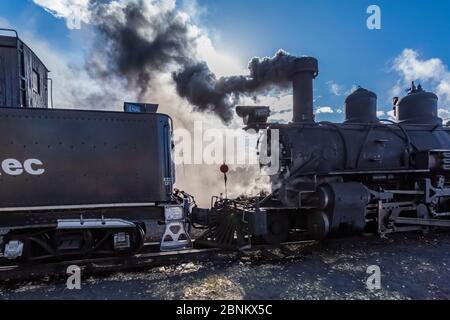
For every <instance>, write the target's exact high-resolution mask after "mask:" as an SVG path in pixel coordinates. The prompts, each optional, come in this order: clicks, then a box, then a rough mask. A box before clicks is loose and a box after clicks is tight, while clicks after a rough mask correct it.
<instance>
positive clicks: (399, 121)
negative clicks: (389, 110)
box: [199, 57, 450, 246]
mask: <svg viewBox="0 0 450 320" xmlns="http://www.w3.org/2000/svg"><path fill="white" fill-rule="evenodd" d="M318 74H319V68H318V61H317V60H316V59H315V58H312V57H303V58H298V59H297V60H296V67H295V68H294V69H293V70H292V83H293V100H294V101H293V120H292V122H291V123H289V124H279V123H269V122H267V120H268V117H269V115H270V109H269V107H243V106H241V107H237V114H238V115H239V116H241V117H242V118H243V119H244V123H245V125H246V127H245V130H249V129H253V130H256V131H260V132H262V134H261V139H260V145H261V146H267V148H266V149H268V150H260V151H259V152H260V154H265V153H266V152H268V153H269V154H271V155H272V157H273V156H275V157H276V158H277V160H278V161H276V163H277V164H279V166H278V168H276V169H277V170H276V172H275V173H274V172H272V174H271V184H272V192H271V193H270V194H269V195H266V196H265V197H256V198H254V199H251V200H248V199H247V201H244V202H242V201H240V200H239V199H238V201H229V202H227V201H225V200H220V201H217V202H216V206H215V208H213V210H212V211H211V212H210V215H212V216H214V219H211V218H210V221H213V222H209V223H210V225H211V227H210V231H209V232H207V233H206V235H205V237H204V239H203V240H205V242H206V243H208V241H209V242H211V241H212V243H214V242H215V243H216V244H217V243H219V244H222V245H224V246H230V245H232V244H236V240H237V239H238V240H240V244H241V245H245V244H248V241H246V240H245V239H248V238H253V239H261V240H262V241H264V242H266V243H272V244H278V243H281V242H284V241H287V240H288V239H292V238H293V237H294V236H295V235H296V236H299V235H300V236H301V237H302V238H308V239H323V238H325V237H330V236H340V235H348V234H357V233H363V232H371V233H378V234H380V235H381V236H385V235H386V234H388V233H392V232H399V231H411V230H421V231H428V230H430V229H433V228H436V227H444V228H445V227H450V220H449V217H450V128H449V127H447V126H446V125H443V123H442V119H440V118H439V117H438V115H437V111H438V97H437V96H436V95H435V94H434V93H431V92H426V91H425V90H424V89H423V88H422V87H421V86H420V85H419V86H417V87H416V86H415V85H414V83H413V85H412V87H411V89H410V90H409V92H408V94H407V95H406V96H405V97H403V98H401V99H399V98H394V111H395V117H396V120H395V121H392V120H383V119H379V118H378V117H377V96H376V94H375V93H373V92H371V91H369V90H366V89H363V88H358V89H357V90H356V91H354V92H353V93H352V94H350V95H349V96H348V97H347V99H346V100H345V122H344V123H331V122H316V121H315V117H314V112H313V81H314V79H315V78H316V77H317V76H318ZM275 132H276V134H277V136H279V146H278V147H277V149H276V150H273V147H271V143H270V137H271V136H273V135H274V134H275ZM266 139H267V141H266ZM271 165H273V163H269V164H265V165H262V166H271ZM272 169H273V168H272ZM272 171H273V170H272ZM199 216H201V214H200V213H199ZM203 220H205V219H203ZM227 230H228V231H227ZM232 234H233V235H234V236H230V235H232ZM236 235H238V236H236ZM253 241H255V240H253Z"/></svg>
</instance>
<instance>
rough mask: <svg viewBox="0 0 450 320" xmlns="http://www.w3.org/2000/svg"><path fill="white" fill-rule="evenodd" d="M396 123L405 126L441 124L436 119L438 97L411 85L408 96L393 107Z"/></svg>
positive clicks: (440, 120)
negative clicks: (404, 124)
mask: <svg viewBox="0 0 450 320" xmlns="http://www.w3.org/2000/svg"><path fill="white" fill-rule="evenodd" d="M395 111H396V112H395V114H396V117H397V121H398V122H400V123H406V124H432V125H440V124H442V119H441V118H439V117H438V97H437V95H435V94H434V93H432V92H427V91H425V90H423V89H422V86H421V85H419V86H417V87H416V86H415V85H414V82H413V83H412V87H411V89H410V90H409V91H408V95H406V96H405V97H403V98H402V99H400V101H398V102H397V104H396V106H395Z"/></svg>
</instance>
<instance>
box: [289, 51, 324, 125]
mask: <svg viewBox="0 0 450 320" xmlns="http://www.w3.org/2000/svg"><path fill="white" fill-rule="evenodd" d="M318 74H319V62H318V61H317V59H315V58H312V57H302V58H298V59H297V60H296V61H295V68H294V72H293V75H292V88H293V96H294V103H293V114H294V117H293V120H292V121H293V122H294V123H299V122H314V112H313V102H314V96H313V89H314V88H313V80H314V79H315V78H316V77H317V76H318Z"/></svg>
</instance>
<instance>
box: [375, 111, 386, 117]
mask: <svg viewBox="0 0 450 320" xmlns="http://www.w3.org/2000/svg"><path fill="white" fill-rule="evenodd" d="M385 114H386V113H385V112H384V111H382V110H378V111H377V117H382V116H384V115H385Z"/></svg>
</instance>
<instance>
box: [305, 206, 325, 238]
mask: <svg viewBox="0 0 450 320" xmlns="http://www.w3.org/2000/svg"><path fill="white" fill-rule="evenodd" d="M308 232H309V234H310V235H311V237H312V239H314V240H322V239H324V238H326V237H327V235H328V233H329V232H330V220H329V219H328V215H327V214H326V213H325V212H322V211H316V212H314V213H311V214H309V215H308Z"/></svg>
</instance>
